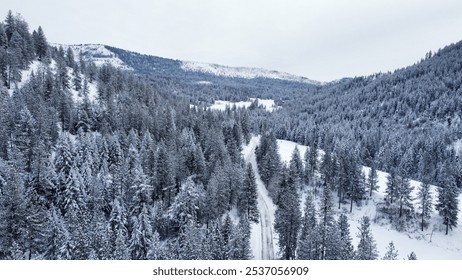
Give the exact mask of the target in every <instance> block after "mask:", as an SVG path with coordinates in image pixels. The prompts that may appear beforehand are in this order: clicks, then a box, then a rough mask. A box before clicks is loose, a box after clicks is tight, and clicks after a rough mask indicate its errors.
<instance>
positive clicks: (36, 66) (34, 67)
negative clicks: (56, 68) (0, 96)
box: [8, 60, 46, 96]
mask: <svg viewBox="0 0 462 280" xmlns="http://www.w3.org/2000/svg"><path fill="white" fill-rule="evenodd" d="M43 69H46V64H44V63H42V62H40V61H38V60H34V61H33V62H32V63H31V65H29V68H28V69H27V70H23V71H22V72H21V81H20V82H19V83H17V84H16V85H12V86H11V89H9V90H8V93H9V94H10V96H12V95H13V92H14V91H15V90H16V88H17V89H20V88H22V86H23V85H24V84H25V83H26V82H28V81H29V79H30V76H31V75H32V73H34V74H37V73H38V72H39V71H40V70H43Z"/></svg>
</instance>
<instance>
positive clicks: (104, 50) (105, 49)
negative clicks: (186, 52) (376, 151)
mask: <svg viewBox="0 0 462 280" xmlns="http://www.w3.org/2000/svg"><path fill="white" fill-rule="evenodd" d="M52 46H54V47H59V46H62V47H63V48H68V47H70V48H71V49H72V50H73V52H74V55H75V57H76V58H77V57H78V56H79V54H82V56H83V58H84V59H86V60H87V61H89V60H91V61H94V62H95V63H96V64H97V65H102V64H104V63H110V64H111V65H113V66H115V67H117V68H121V69H124V70H135V71H137V72H141V73H143V74H154V75H159V74H164V75H168V73H167V72H168V70H173V71H171V72H172V73H175V72H181V71H184V72H186V73H185V74H184V75H186V76H188V73H189V74H190V75H189V76H208V75H212V76H217V77H224V78H237V79H247V80H252V79H259V78H261V79H271V80H281V81H287V82H293V83H301V84H308V85H321V84H323V83H321V82H318V81H314V80H311V79H309V78H306V77H303V76H298V75H294V74H290V73H286V72H281V71H277V70H268V69H264V68H257V67H247V66H243V67H232V66H226V65H221V64H216V63H205V62H197V61H183V60H178V59H172V58H164V57H160V56H155V55H147V54H141V53H137V52H133V51H129V50H124V49H120V48H117V47H112V46H109V45H105V44H70V45H66V44H57V43H55V44H52ZM128 60H136V61H138V62H137V63H133V62H130V61H128ZM139 60H145V61H146V60H148V62H145V63H141V65H140V63H139ZM172 73H170V74H172Z"/></svg>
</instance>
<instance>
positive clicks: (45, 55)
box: [0, 13, 255, 259]
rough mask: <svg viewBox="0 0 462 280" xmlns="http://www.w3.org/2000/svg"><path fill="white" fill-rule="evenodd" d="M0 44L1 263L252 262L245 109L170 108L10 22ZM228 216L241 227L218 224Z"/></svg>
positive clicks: (16, 20) (150, 91)
mask: <svg viewBox="0 0 462 280" xmlns="http://www.w3.org/2000/svg"><path fill="white" fill-rule="evenodd" d="M0 38H1V40H0V49H1V51H2V52H1V53H0V55H1V56H0V61H1V69H2V78H1V81H2V83H1V90H0V92H1V100H0V101H1V102H0V106H1V112H2V113H1V114H0V132H1V133H0V137H1V138H0V145H1V149H0V191H1V195H0V207H1V208H0V216H1V218H0V258H2V259H24V258H28V259H37V258H38V259H41V258H45V259H146V258H173V259H193V258H199V259H209V258H214V259H242V258H249V257H250V251H249V250H250V249H249V244H248V235H249V234H250V233H249V221H248V218H247V213H248V211H247V208H248V207H251V206H250V205H251V204H252V203H255V201H249V202H248V203H246V204H242V203H240V204H238V202H239V201H242V200H241V199H239V198H240V196H242V195H243V194H245V192H244V191H243V190H242V189H243V188H245V187H246V185H245V182H246V180H245V174H246V172H247V171H246V170H248V169H247V168H246V167H245V165H244V164H243V160H242V158H241V154H240V147H241V144H242V142H245V141H248V139H250V128H249V117H248V114H247V113H246V112H245V111H242V112H231V111H226V112H221V111H211V110H208V111H205V110H195V109H191V108H190V106H189V103H183V102H181V101H179V100H174V101H173V100H169V99H166V98H164V97H162V96H161V95H160V94H159V93H158V91H157V90H156V89H155V87H153V86H151V85H150V83H149V81H148V80H146V79H143V78H141V77H138V76H136V75H135V74H134V73H131V72H130V71H129V72H124V71H122V70H118V69H116V68H113V67H112V66H110V65H104V66H102V67H100V68H97V67H96V66H95V65H94V64H92V63H86V62H85V61H84V60H82V59H79V58H78V57H75V56H74V54H73V52H72V51H70V50H64V49H63V48H56V47H49V46H48V45H47V41H46V37H45V34H44V33H43V30H42V29H41V28H38V29H37V31H33V32H32V33H30V32H29V27H28V25H27V23H26V22H25V21H24V20H23V19H22V18H21V17H20V16H18V15H13V14H12V13H10V14H8V16H7V18H6V20H5V22H4V23H2V24H0ZM34 63H35V64H39V65H40V67H37V69H36V71H32V72H33V73H31V74H30V76H29V77H28V79H27V81H26V80H22V79H23V78H24V79H25V77H23V76H25V75H22V74H24V73H26V72H28V71H29V70H28V69H29V67H30V66H31V65H32V64H34ZM94 83H96V84H97V96H96V97H95V98H94V100H92V98H89V92H88V85H89V84H94ZM75 97H78V98H75ZM233 207H237V209H239V213H240V214H241V215H242V218H241V222H240V223H239V224H237V225H235V224H233V223H231V221H230V220H229V219H227V220H223V221H222V219H221V218H222V217H223V215H225V214H226V213H227V211H228V210H230V209H231V208H233ZM251 219H252V220H254V219H255V218H251ZM160 244H161V245H160ZM229 244H234V245H233V246H230V245H229Z"/></svg>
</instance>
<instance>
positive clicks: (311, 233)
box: [297, 195, 319, 260]
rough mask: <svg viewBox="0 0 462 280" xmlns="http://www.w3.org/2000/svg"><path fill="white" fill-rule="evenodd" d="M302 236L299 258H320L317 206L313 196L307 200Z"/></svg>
mask: <svg viewBox="0 0 462 280" xmlns="http://www.w3.org/2000/svg"><path fill="white" fill-rule="evenodd" d="M301 226H302V227H301V231H300V236H299V238H298V246H297V259H299V260H316V259H318V258H319V236H318V222H317V213H316V207H315V205H314V202H313V197H312V196H311V195H308V196H307V197H306V200H305V208H304V215H303V218H302V224H301Z"/></svg>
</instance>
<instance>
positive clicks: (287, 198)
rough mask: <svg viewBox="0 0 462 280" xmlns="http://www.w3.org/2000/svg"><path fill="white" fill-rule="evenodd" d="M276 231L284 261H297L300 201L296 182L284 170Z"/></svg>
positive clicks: (276, 214) (279, 195)
mask: <svg viewBox="0 0 462 280" xmlns="http://www.w3.org/2000/svg"><path fill="white" fill-rule="evenodd" d="M276 205H277V209H276V213H275V221H274V229H275V230H276V232H277V233H278V234H279V250H280V253H281V255H282V257H283V259H286V260H291V259H295V252H296V248H297V238H298V231H299V229H300V222H301V212H300V199H299V196H298V193H297V189H296V185H295V182H294V181H293V180H292V178H290V177H289V176H288V171H287V169H286V168H283V171H282V179H281V183H280V186H279V193H278V200H277V202H276Z"/></svg>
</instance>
